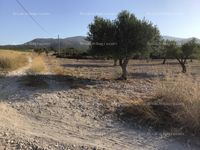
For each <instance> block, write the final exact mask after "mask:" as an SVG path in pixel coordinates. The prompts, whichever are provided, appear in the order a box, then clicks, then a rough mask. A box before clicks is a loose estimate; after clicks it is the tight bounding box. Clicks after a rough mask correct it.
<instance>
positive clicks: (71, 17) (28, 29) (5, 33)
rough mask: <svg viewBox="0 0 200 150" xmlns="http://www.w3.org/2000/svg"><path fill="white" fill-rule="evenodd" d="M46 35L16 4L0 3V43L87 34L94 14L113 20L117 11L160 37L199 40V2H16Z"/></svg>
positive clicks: (4, 0) (10, 0)
mask: <svg viewBox="0 0 200 150" xmlns="http://www.w3.org/2000/svg"><path fill="white" fill-rule="evenodd" d="M19 1H20V2H21V3H22V4H23V5H24V6H25V7H26V8H27V9H28V11H29V12H30V13H31V14H32V15H33V17H34V18H35V19H36V20H37V21H38V22H39V23H40V24H41V25H42V26H43V27H44V28H45V29H46V30H47V31H48V32H49V34H47V33H45V32H44V31H43V30H41V29H40V28H39V27H38V26H37V25H36V24H35V23H34V22H33V21H32V20H31V19H30V18H29V16H28V15H27V14H26V13H25V12H24V10H23V9H22V8H21V7H20V6H19V5H18V4H17V2H16V0H0V19H1V25H0V27H1V32H0V44H19V43H24V42H27V41H29V40H32V39H34V38H38V37H41V38H43V37H52V38H55V37H56V36H57V35H58V34H60V36H61V37H70V36H78V35H83V36H85V35H87V32H88V24H89V23H90V22H91V21H92V20H93V17H94V16H95V15H100V16H103V17H106V18H110V19H114V18H116V14H117V13H118V12H120V11H121V10H129V11H130V12H132V13H134V14H135V15H136V16H137V17H138V18H141V19H142V18H143V17H145V18H146V19H148V20H150V21H152V22H153V23H154V24H156V25H157V26H158V27H159V29H160V32H161V34H162V35H169V36H176V37H183V38H188V37H197V38H200V11H199V9H200V0H19Z"/></svg>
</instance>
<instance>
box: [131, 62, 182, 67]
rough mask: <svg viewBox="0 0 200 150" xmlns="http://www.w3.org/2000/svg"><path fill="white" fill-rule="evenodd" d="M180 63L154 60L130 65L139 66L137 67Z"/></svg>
mask: <svg viewBox="0 0 200 150" xmlns="http://www.w3.org/2000/svg"><path fill="white" fill-rule="evenodd" d="M178 64H179V63H178V62H166V63H165V64H162V62H161V63H152V62H149V63H137V64H130V66H137V67H150V66H151V67H152V66H165V65H172V66H174V65H178Z"/></svg>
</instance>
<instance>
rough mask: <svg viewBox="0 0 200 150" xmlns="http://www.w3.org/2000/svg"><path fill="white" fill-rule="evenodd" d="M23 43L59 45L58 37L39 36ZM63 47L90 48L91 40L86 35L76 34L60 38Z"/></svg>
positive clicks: (30, 44)
mask: <svg viewBox="0 0 200 150" xmlns="http://www.w3.org/2000/svg"><path fill="white" fill-rule="evenodd" d="M23 45H29V46H39V47H55V48H56V47H58V39H53V38H37V39H34V40H32V41H29V42H27V43H24V44H23ZM60 46H61V48H72V47H73V48H75V49H88V47H89V42H88V41H86V37H84V36H75V37H68V38H64V39H60Z"/></svg>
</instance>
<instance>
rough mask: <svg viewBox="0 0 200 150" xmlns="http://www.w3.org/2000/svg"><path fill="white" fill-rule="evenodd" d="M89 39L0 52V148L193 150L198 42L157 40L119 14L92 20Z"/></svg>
mask: <svg viewBox="0 0 200 150" xmlns="http://www.w3.org/2000/svg"><path fill="white" fill-rule="evenodd" d="M87 40H88V42H89V43H90V46H89V48H88V49H87V50H85V49H84V50H80V49H76V48H66V49H59V50H58V48H56V46H55V48H52V49H50V48H49V47H39V48H33V47H29V48H27V49H26V50H27V51H26V50H23V51H18V50H16V49H15V50H5V49H1V50H0V149H34V150H39V149H77V150H79V149H83V150H85V149H93V150H94V149H127V150H129V149H141V147H143V148H144V149H181V150H187V149H194V150H196V149H199V148H200V143H199V136H200V109H199V108H200V93H199V91H200V60H199V56H200V44H199V43H198V42H197V40H196V39H195V38H192V39H191V40H189V41H187V42H185V43H183V44H178V43H176V42H175V41H170V40H164V39H163V38H161V35H160V31H159V29H158V27H157V26H155V25H154V24H153V23H152V22H150V21H148V20H145V19H143V20H140V19H138V18H137V17H136V16H135V15H134V14H132V13H130V12H128V11H122V12H120V13H119V14H118V16H117V18H116V19H115V20H109V19H104V18H102V17H98V16H97V17H95V18H94V20H93V22H92V23H91V24H89V31H88V37H87ZM9 48H10V47H9ZM6 49H7V48H6ZM17 49H18V48H17ZM21 50H22V49H21ZM188 141H189V142H188Z"/></svg>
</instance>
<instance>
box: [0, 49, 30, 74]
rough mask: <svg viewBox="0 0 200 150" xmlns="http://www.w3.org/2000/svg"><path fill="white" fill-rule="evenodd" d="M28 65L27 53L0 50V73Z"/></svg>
mask: <svg viewBox="0 0 200 150" xmlns="http://www.w3.org/2000/svg"><path fill="white" fill-rule="evenodd" d="M27 63H28V59H27V53H25V52H17V51H8V50H0V71H12V70H16V69H18V68H20V67H23V66H25V65H26V64H27Z"/></svg>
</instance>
